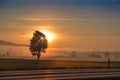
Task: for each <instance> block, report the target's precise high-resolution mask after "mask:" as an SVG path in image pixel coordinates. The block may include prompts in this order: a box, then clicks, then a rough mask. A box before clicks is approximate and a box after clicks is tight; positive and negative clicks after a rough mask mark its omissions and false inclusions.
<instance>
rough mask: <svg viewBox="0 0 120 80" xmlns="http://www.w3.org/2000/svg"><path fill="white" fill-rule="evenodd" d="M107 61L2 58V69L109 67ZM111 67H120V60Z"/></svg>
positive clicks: (112, 63) (0, 67) (0, 65)
mask: <svg viewBox="0 0 120 80" xmlns="http://www.w3.org/2000/svg"><path fill="white" fill-rule="evenodd" d="M107 67H108V66H107V62H94V61H62V60H40V61H36V60H25V59H0V71H5V70H38V69H42V70H43V69H83V68H107ZM111 68H120V62H111Z"/></svg>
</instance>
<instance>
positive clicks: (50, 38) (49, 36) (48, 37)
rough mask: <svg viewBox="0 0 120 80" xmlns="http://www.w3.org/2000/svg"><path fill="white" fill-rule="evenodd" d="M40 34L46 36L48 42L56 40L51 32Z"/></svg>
mask: <svg viewBox="0 0 120 80" xmlns="http://www.w3.org/2000/svg"><path fill="white" fill-rule="evenodd" d="M41 32H43V33H44V34H45V35H46V37H47V39H48V42H52V41H54V40H55V38H56V34H55V33H53V32H49V31H47V30H41Z"/></svg>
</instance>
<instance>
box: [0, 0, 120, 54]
mask: <svg viewBox="0 0 120 80" xmlns="http://www.w3.org/2000/svg"><path fill="white" fill-rule="evenodd" d="M35 30H40V31H41V30H46V31H49V32H51V33H53V34H54V35H55V38H54V39H53V40H52V41H51V42H49V48H48V50H47V53H48V54H50V53H54V54H57V53H66V52H72V51H95V50H100V51H115V50H117V51H119V50H120V0H0V40H6V41H11V42H14V43H20V44H29V40H30V39H31V37H32V34H33V32H34V31H35ZM26 54H27V53H26ZM50 55H51V54H50Z"/></svg>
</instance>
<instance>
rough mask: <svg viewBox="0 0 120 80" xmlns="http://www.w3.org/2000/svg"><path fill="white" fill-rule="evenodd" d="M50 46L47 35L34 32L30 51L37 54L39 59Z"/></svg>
mask: <svg viewBox="0 0 120 80" xmlns="http://www.w3.org/2000/svg"><path fill="white" fill-rule="evenodd" d="M47 48H48V41H47V39H46V36H45V35H44V34H43V33H42V32H40V31H35V32H34V33H33V37H32V39H31V40H30V51H31V53H32V55H33V56H35V55H36V56H37V60H39V58H40V56H41V52H44V53H45V52H46V49H47Z"/></svg>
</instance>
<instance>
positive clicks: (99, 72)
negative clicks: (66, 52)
mask: <svg viewBox="0 0 120 80" xmlns="http://www.w3.org/2000/svg"><path fill="white" fill-rule="evenodd" d="M103 79H104V80H109V79H113V80H120V69H58V70H22V71H0V80H103Z"/></svg>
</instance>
